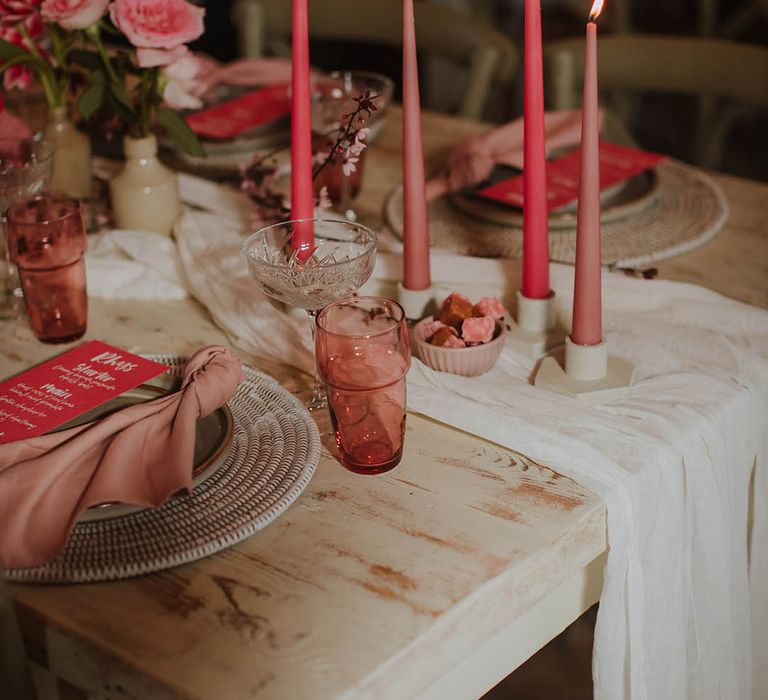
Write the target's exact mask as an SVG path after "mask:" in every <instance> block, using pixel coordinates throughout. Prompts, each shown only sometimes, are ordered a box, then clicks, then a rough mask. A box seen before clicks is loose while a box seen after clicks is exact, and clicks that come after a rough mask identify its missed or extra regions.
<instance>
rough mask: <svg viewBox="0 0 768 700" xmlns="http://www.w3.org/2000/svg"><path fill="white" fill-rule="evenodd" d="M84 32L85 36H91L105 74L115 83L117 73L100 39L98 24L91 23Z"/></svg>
mask: <svg viewBox="0 0 768 700" xmlns="http://www.w3.org/2000/svg"><path fill="white" fill-rule="evenodd" d="M85 33H86V35H87V36H89V37H90V38H91V41H93V43H94V44H95V45H96V51H98V53H99V56H100V57H101V61H102V63H103V64H104V67H105V68H106V69H107V75H108V76H109V79H110V81H111V82H113V83H116V82H117V73H115V69H114V67H113V66H112V61H111V60H110V59H109V54H108V53H107V49H106V48H105V46H104V42H103V41H102V40H101V31H100V30H99V24H98V23H96V24H92V25H91V26H90V27H88V28H87V29H86V30H85Z"/></svg>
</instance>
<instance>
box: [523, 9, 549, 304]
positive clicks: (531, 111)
mask: <svg viewBox="0 0 768 700" xmlns="http://www.w3.org/2000/svg"><path fill="white" fill-rule="evenodd" d="M523 93H524V96H523V97H524V101H523V119H524V122H523V134H524V140H523V144H524V145H523V151H524V158H525V161H524V168H523V200H524V204H523V296H526V297H528V298H529V299H544V298H546V297H547V296H549V236H548V229H547V226H548V221H547V161H546V143H545V137H544V72H543V69H542V56H541V0H525V83H524V91H523Z"/></svg>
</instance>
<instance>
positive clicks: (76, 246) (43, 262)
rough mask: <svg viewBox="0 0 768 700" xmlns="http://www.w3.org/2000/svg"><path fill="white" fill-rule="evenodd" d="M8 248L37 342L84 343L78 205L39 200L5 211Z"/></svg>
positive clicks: (47, 197) (54, 198) (61, 199)
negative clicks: (17, 274)
mask: <svg viewBox="0 0 768 700" xmlns="http://www.w3.org/2000/svg"><path fill="white" fill-rule="evenodd" d="M8 247H9V250H10V254H11V260H13V262H14V263H16V265H17V266H18V269H19V277H20V278H21V288H22V290H23V291H24V302H25V304H26V307H27V313H28V314H29V323H30V325H31V326H32V331H33V332H34V334H35V335H36V336H37V338H38V340H41V341H42V342H44V343H68V342H71V341H73V340H77V339H78V338H80V337H82V336H83V334H84V333H85V330H86V326H87V321H88V297H87V296H86V290H85V260H84V255H85V248H86V237H85V228H84V226H83V218H82V215H81V213H80V203H79V202H78V201H77V200H76V199H71V198H69V197H65V196H63V195H58V194H43V195H39V196H37V197H34V198H33V199H28V200H26V201H23V202H19V203H18V204H14V205H13V206H12V207H11V208H10V209H9V210H8Z"/></svg>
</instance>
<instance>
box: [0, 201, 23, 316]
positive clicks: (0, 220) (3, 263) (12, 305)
mask: <svg viewBox="0 0 768 700" xmlns="http://www.w3.org/2000/svg"><path fill="white" fill-rule="evenodd" d="M22 315H23V304H22V296H21V288H20V285H19V273H18V271H17V270H16V265H14V264H13V263H12V262H11V251H10V249H9V248H8V219H7V218H6V217H5V216H4V215H3V214H0V318H3V319H19V318H21V317H22Z"/></svg>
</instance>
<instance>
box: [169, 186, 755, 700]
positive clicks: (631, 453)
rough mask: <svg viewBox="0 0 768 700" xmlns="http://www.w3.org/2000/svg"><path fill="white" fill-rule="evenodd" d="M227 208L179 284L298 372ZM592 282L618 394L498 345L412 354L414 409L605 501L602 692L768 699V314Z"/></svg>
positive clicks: (504, 268) (299, 347)
mask: <svg viewBox="0 0 768 700" xmlns="http://www.w3.org/2000/svg"><path fill="white" fill-rule="evenodd" d="M207 205H211V202H210V201H209V202H207ZM210 208H212V209H216V208H217V207H216V206H215V204H214V205H211V206H210ZM230 211H231V210H230ZM226 214H227V211H226V210H224V209H219V211H218V212H217V213H215V214H213V213H204V212H194V213H192V212H188V213H187V214H185V216H184V217H183V218H182V220H181V221H180V224H179V226H178V228H177V247H178V254H179V258H180V261H181V267H182V270H183V273H184V276H185V277H186V284H187V289H188V290H189V292H190V293H191V294H193V295H194V296H195V297H196V298H197V299H198V300H200V301H201V302H202V303H203V304H205V306H207V307H208V309H209V310H210V312H211V314H212V316H213V318H214V319H215V320H216V322H217V323H218V324H219V325H220V326H221V327H222V328H223V329H224V330H225V331H226V332H227V333H228V335H229V337H230V338H231V340H232V342H233V344H235V345H236V346H237V347H238V348H240V349H241V350H243V351H245V352H247V353H249V354H251V355H253V356H254V357H256V358H258V357H263V358H269V359H272V360H278V361H282V362H289V363H291V364H293V365H295V366H297V367H300V368H301V369H303V370H305V371H309V370H310V368H311V363H312V359H311V341H310V337H309V326H308V324H307V321H306V318H304V317H302V316H301V315H300V314H299V315H297V314H292V313H285V312H280V311H276V310H275V308H274V307H273V306H272V305H271V304H270V303H269V302H268V301H267V300H266V298H265V297H264V296H263V295H262V294H261V293H260V292H259V291H257V288H256V286H255V284H254V283H253V282H251V281H250V280H249V279H248V277H247V274H248V273H247V270H246V265H245V261H244V260H243V258H242V255H241V252H240V244H241V241H242V239H243V235H244V233H245V229H244V228H243V226H242V222H241V221H236V220H235V219H234V218H233V219H231V220H229V221H228V220H227V218H226ZM400 265H401V260H400V257H399V255H398V254H397V253H380V254H379V258H378V262H377V268H376V273H375V279H374V280H373V281H372V282H369V283H368V285H367V286H366V288H365V289H364V291H369V292H377V291H381V290H385V291H386V290H387V289H390V290H391V289H392V286H391V284H389V286H388V282H392V281H395V280H397V279H398V278H399V276H400ZM432 268H433V277H434V279H435V280H436V282H437V283H438V284H439V285H441V287H442V289H443V290H445V291H446V292H447V291H450V290H453V289H458V290H461V291H464V292H465V293H467V294H469V295H470V296H471V297H473V298H477V297H478V296H480V295H482V294H488V293H495V294H497V295H500V296H502V297H503V298H504V299H505V300H509V299H511V298H512V297H513V295H514V291H515V288H516V287H517V286H518V283H517V282H516V281H515V280H516V279H517V277H516V276H517V275H518V274H519V272H518V270H519V263H514V262H509V261H502V260H485V259H477V258H464V257H458V256H454V255H449V254H435V255H433V258H432ZM478 280H482V282H478ZM603 283H604V306H605V314H604V317H605V335H606V337H607V339H608V343H609V347H610V350H611V353H613V354H615V355H617V356H620V357H623V358H625V359H627V360H630V361H631V362H633V363H634V364H635V365H636V367H637V381H636V383H635V385H634V386H633V387H632V390H631V393H630V395H629V397H628V398H626V399H623V400H620V401H616V402H614V403H610V404H607V405H603V406H599V407H594V406H588V405H584V404H581V403H578V402H576V401H574V400H572V399H569V398H566V397H563V396H559V395H556V394H553V393H550V392H547V391H544V390H541V389H536V388H534V387H533V386H531V385H530V383H529V381H528V377H529V376H530V375H531V372H532V369H533V367H534V361H532V360H530V359H528V358H525V357H523V356H521V355H518V354H516V353H515V352H513V351H512V349H511V348H510V347H507V348H506V349H505V351H504V352H503V354H502V356H501V358H500V360H499V362H498V364H497V365H496V366H495V367H494V368H493V369H492V370H491V371H490V372H488V373H487V374H485V375H483V376H482V377H477V378H471V379H470V378H462V377H456V376H452V375H448V374H442V373H438V372H435V371H432V370H430V369H429V368H427V367H426V366H424V365H423V364H421V363H420V362H419V361H418V360H414V361H413V365H412V369H411V371H410V374H409V377H408V392H409V393H408V408H409V410H410V411H414V412H418V413H423V414H425V415H428V416H430V417H432V418H435V419H436V420H439V421H442V422H445V423H447V424H449V425H453V426H456V427H459V428H461V429H463V430H466V431H469V432H472V433H474V434H476V435H478V436H480V437H483V438H486V439H489V440H492V441H494V442H497V443H499V444H501V445H505V446H508V447H509V448H512V449H514V450H517V451H519V452H521V453H523V454H525V455H527V456H528V457H530V458H531V459H533V460H535V461H537V462H539V463H541V464H544V465H547V466H549V467H551V468H552V469H554V470H556V471H557V472H559V473H560V474H563V475H566V476H568V477H571V478H573V479H574V480H575V481H577V482H578V483H580V484H582V485H583V486H585V487H586V488H588V489H590V490H592V491H593V492H594V493H596V494H599V495H600V496H601V497H602V498H603V499H604V500H605V503H606V505H607V510H608V540H609V547H610V549H609V555H608V560H607V565H606V568H605V576H604V585H603V592H602V596H601V600H600V609H599V614H598V620H597V628H596V632H595V647H594V656H593V675H594V681H595V697H596V698H597V699H598V700H620V699H622V698H627V699H629V698H631V699H632V700H646V699H647V700H661V699H664V698H670V699H674V700H681V699H683V698H691V699H693V698H697V699H698V698H713V697H718V698H723V699H727V700H747V699H748V698H752V697H755V698H758V697H766V696H768V678H767V676H766V674H767V673H768V664H766V660H767V659H768V643H767V639H766V638H767V637H768V544H767V543H768V539H767V537H768V518H767V517H766V511H767V509H768V505H767V501H768V485H767V482H766V473H765V471H766V463H765V462H766V454H767V452H768V450H767V449H766V448H767V447H768V444H767V443H768V431H766V420H767V419H768V313H766V312H765V311H762V310H760V309H757V308H755V307H751V306H748V305H746V304H741V303H738V302H735V301H731V300H729V299H726V298H724V297H722V296H720V295H718V294H716V293H714V292H712V291H709V290H706V289H703V288H700V287H696V286H692V285H686V284H681V283H674V282H665V281H651V280H640V279H634V278H628V277H625V276H620V275H618V274H611V273H605V274H604V279H603ZM572 287H573V271H572V268H570V267H567V266H563V265H553V266H552V288H553V289H554V290H555V292H556V294H557V303H558V313H559V316H560V317H561V320H562V321H563V322H565V323H566V324H567V323H568V320H569V316H570V307H571V301H572ZM458 661H460V659H456V662H458ZM753 672H754V677H753ZM753 693H754V696H753Z"/></svg>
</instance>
